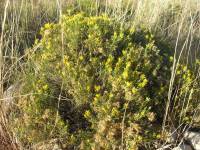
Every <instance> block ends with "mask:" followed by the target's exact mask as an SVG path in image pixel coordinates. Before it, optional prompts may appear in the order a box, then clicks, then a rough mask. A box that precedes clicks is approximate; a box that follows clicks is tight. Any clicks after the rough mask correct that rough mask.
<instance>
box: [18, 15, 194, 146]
mask: <svg viewBox="0 0 200 150" xmlns="http://www.w3.org/2000/svg"><path fill="white" fill-rule="evenodd" d="M41 34H42V39H41V40H40V41H39V43H36V44H40V49H39V50H38V51H37V52H36V53H34V54H33V55H31V56H30V58H29V63H30V66H31V69H30V67H29V69H28V70H27V75H26V77H25V87H26V90H25V92H30V91H31V93H33V94H32V95H31V97H28V98H27V99H25V100H23V103H22V104H21V105H22V107H23V108H24V109H23V110H22V112H21V114H24V115H23V117H22V118H23V119H24V121H25V122H26V123H25V124H20V125H19V126H20V127H19V128H22V129H27V130H28V131H29V132H33V133H35V134H29V135H30V137H31V139H30V138H27V140H26V141H27V142H29V143H30V142H33V143H34V142H36V141H38V140H40V141H41V140H46V139H48V138H59V137H62V138H66V139H67V140H66V141H67V142H66V143H67V144H69V145H73V146H80V147H81V148H82V149H108V150H109V149H117V148H121V149H137V148H138V147H139V146H140V144H142V143H144V142H148V141H152V140H155V139H158V138H160V128H161V124H162V118H163V115H164V105H165V101H166V99H167V93H168V87H169V81H170V67H171V64H172V61H171V57H170V49H169V48H168V47H166V46H163V45H162V44H161V42H159V41H158V40H156V39H155V38H154V36H153V35H152V34H151V33H150V32H149V31H148V30H147V29H144V28H139V29H138V28H135V27H129V28H125V27H121V26H120V24H119V23H116V22H115V21H113V20H112V19H110V18H108V17H107V16H103V15H102V16H97V17H86V16H85V15H84V14H81V13H80V14H77V15H73V16H63V18H62V21H61V23H59V24H46V25H45V26H44V27H43V28H42V30H41ZM189 78H191V77H189ZM24 103H25V104H24ZM19 128H18V129H17V130H19ZM38 129H40V130H43V131H44V132H41V133H38V132H37V133H36V131H37V130H38ZM24 132H26V131H23V133H24ZM26 135H27V133H26ZM36 135H37V136H36Z"/></svg>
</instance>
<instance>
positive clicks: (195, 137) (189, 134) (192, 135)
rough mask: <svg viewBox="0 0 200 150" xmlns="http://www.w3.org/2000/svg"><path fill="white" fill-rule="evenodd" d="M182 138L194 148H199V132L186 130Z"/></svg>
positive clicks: (199, 149) (198, 149)
mask: <svg viewBox="0 0 200 150" xmlns="http://www.w3.org/2000/svg"><path fill="white" fill-rule="evenodd" d="M184 139H185V140H187V141H189V142H190V143H191V145H192V146H193V147H194V149H195V150H200V133H199V132H193V131H186V132H185V134H184Z"/></svg>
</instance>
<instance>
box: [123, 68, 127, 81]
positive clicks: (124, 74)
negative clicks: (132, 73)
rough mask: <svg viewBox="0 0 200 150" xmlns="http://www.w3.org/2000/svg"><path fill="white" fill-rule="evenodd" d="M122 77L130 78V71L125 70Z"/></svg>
mask: <svg viewBox="0 0 200 150" xmlns="http://www.w3.org/2000/svg"><path fill="white" fill-rule="evenodd" d="M122 76H123V78H124V79H126V78H128V71H127V70H125V71H124V72H123V74H122Z"/></svg>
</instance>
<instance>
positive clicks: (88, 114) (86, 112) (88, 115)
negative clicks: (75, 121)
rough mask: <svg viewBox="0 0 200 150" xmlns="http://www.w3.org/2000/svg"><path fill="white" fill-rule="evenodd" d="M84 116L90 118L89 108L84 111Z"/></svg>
mask: <svg viewBox="0 0 200 150" xmlns="http://www.w3.org/2000/svg"><path fill="white" fill-rule="evenodd" d="M84 117H85V118H87V119H88V118H90V117H91V112H90V111H89V110H87V111H85V113H84Z"/></svg>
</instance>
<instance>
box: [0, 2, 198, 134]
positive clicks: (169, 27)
mask: <svg viewBox="0 0 200 150" xmlns="http://www.w3.org/2000/svg"><path fill="white" fill-rule="evenodd" d="M81 1H83V0H77V2H78V4H79V5H81ZM71 2H72V1H68V0H57V1H56V0H3V1H0V23H1V27H0V31H1V39H0V79H1V82H0V83H1V84H0V90H1V91H0V97H1V98H2V95H3V91H4V89H3V87H5V88H6V87H7V86H9V85H10V84H12V82H14V81H15V75H16V74H18V72H19V70H21V68H22V65H23V63H22V60H23V59H21V57H23V55H24V51H25V50H26V49H27V48H30V47H31V46H32V45H33V43H34V40H35V38H37V37H39V34H38V33H39V30H40V28H41V27H42V26H43V25H44V24H45V23H47V22H57V21H59V17H60V14H61V8H63V9H65V8H66V7H67V5H68V4H69V3H71ZM100 3H103V4H104V5H105V9H104V12H105V13H107V14H108V15H110V16H112V17H114V18H115V19H117V20H119V21H120V22H122V25H127V24H129V25H135V26H145V27H148V28H149V29H151V30H152V31H153V32H154V33H156V34H157V35H158V36H159V37H160V38H162V39H163V40H167V41H169V42H170V43H171V45H172V49H173V51H174V63H173V67H172V73H171V81H170V87H169V94H168V100H167V101H166V114H165V119H164V121H163V130H164V129H165V126H166V125H167V120H168V117H169V116H170V112H169V104H170V100H171V97H172V89H173V86H174V79H175V77H176V70H177V64H178V63H179V62H180V61H184V62H185V63H186V64H188V65H190V66H193V68H195V66H194V65H193V64H194V63H193V62H195V61H196V59H197V58H199V51H200V10H199V8H200V1H199V0H142V1H141V0H104V1H103V2H102V1H98V0H96V3H95V4H96V5H95V6H96V7H98V6H100ZM58 4H60V5H58ZM111 8H112V11H111ZM88 9H91V8H88ZM113 10H114V11H113ZM10 66H12V69H9V68H10ZM197 78H199V75H198V74H197ZM193 82H195V81H193ZM193 90H194V89H193ZM188 92H189V93H190V92H192V89H189V90H188ZM189 103H190V99H189V97H188V98H185V99H184V101H183V103H182V113H181V114H180V115H183V116H184V112H185V111H186V109H187V108H188V105H189ZM180 124H181V120H180ZM168 125H169V124H168Z"/></svg>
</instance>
